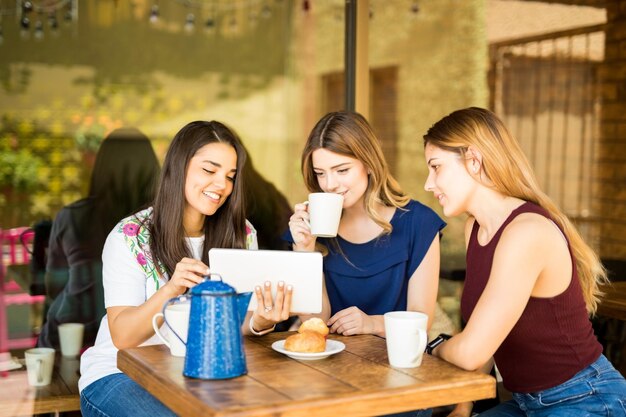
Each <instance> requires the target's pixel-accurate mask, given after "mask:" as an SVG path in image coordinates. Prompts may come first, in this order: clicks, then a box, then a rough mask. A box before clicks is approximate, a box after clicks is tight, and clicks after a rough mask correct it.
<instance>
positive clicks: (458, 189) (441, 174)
mask: <svg viewBox="0 0 626 417" xmlns="http://www.w3.org/2000/svg"><path fill="white" fill-rule="evenodd" d="M424 155H425V157H426V163H427V164H428V178H427V179H426V183H425V184H424V189H425V190H426V191H430V192H432V193H433V194H434V195H435V198H436V199H437V200H438V201H439V204H441V206H442V207H443V213H444V214H445V215H446V216H448V217H453V216H458V215H459V214H463V213H465V212H467V211H468V208H469V203H470V197H471V196H472V194H473V191H474V189H475V187H476V186H477V184H478V183H477V182H476V180H474V178H472V176H471V175H470V173H469V172H468V169H467V167H466V160H465V159H463V158H462V157H461V156H460V155H459V154H457V153H454V152H450V151H447V150H444V149H441V148H438V147H436V146H434V145H431V144H430V143H429V144H427V145H426V148H424Z"/></svg>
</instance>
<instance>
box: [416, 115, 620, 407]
mask: <svg viewBox="0 0 626 417" xmlns="http://www.w3.org/2000/svg"><path fill="white" fill-rule="evenodd" d="M424 146H425V157H426V161H427V164H428V167H429V175H428V179H427V180H426V184H425V189H426V190H427V191H431V192H433V194H434V195H435V197H436V198H437V200H438V201H439V203H440V204H441V205H442V206H443V212H444V214H445V215H446V216H458V215H462V214H464V213H467V214H469V218H468V220H467V224H466V228H465V232H466V233H465V235H466V244H467V273H466V277H465V286H464V289H463V295H462V297H461V313H462V315H463V319H464V320H465V321H466V322H467V325H466V327H465V329H464V330H463V331H462V332H460V333H459V334H457V335H455V336H454V337H449V336H447V335H440V337H438V338H436V339H435V340H434V341H433V342H431V343H429V345H428V347H427V352H428V353H432V354H435V355H437V356H439V357H441V358H443V359H445V360H447V361H449V362H451V363H453V364H455V365H457V366H459V367H461V368H464V369H468V370H476V369H483V370H488V369H489V368H490V367H491V366H492V364H493V361H495V364H496V365H497V367H498V370H499V371H500V373H501V375H502V379H503V383H504V386H505V387H506V388H507V389H508V390H509V391H511V392H512V393H513V394H512V395H513V399H512V400H511V401H508V402H505V403H502V404H500V405H498V406H496V407H495V408H492V409H491V410H489V411H487V412H485V413H482V414H481V416H483V415H484V416H531V415H532V416H548V415H549V416H573V415H602V416H616V415H621V416H623V415H625V414H624V413H626V408H625V407H626V401H625V400H624V398H626V381H624V378H623V377H622V376H621V375H620V374H619V373H618V372H617V371H616V370H615V369H614V368H613V366H612V365H611V364H610V363H609V362H608V360H607V359H606V358H605V357H604V355H602V346H601V345H600V344H599V343H598V341H597V340H596V337H595V335H594V334H593V329H592V327H591V322H590V321H589V314H590V313H591V314H593V313H594V312H595V310H596V308H597V304H598V299H599V298H598V297H599V295H600V291H599V284H602V283H604V282H606V281H607V280H606V273H605V271H604V269H603V268H602V265H601V264H600V261H599V259H598V257H597V255H596V254H595V253H594V252H593V251H592V250H591V248H589V246H588V245H587V244H586V243H585V242H584V241H583V239H582V238H581V236H580V234H579V233H578V232H577V231H576V229H575V227H574V226H573V225H572V223H571V222H570V221H569V220H568V219H567V217H566V216H565V215H564V214H563V213H562V212H561V211H560V210H559V209H558V207H557V206H556V205H555V204H554V203H553V202H552V201H551V200H550V198H549V197H548V196H547V195H546V194H545V193H544V192H542V191H541V189H540V188H539V186H538V184H537V181H536V179H535V177H534V174H533V172H532V169H531V168H530V165H529V163H528V161H527V159H526V157H525V156H524V154H523V152H522V150H521V148H520V146H519V144H518V143H517V142H516V140H515V139H514V138H513V137H512V136H511V134H510V133H509V132H508V130H507V129H506V127H505V126H504V124H503V123H502V121H501V120H500V119H498V117H497V116H496V115H495V114H494V113H492V112H490V111H488V110H485V109H480V108H476V107H472V108H468V109H463V110H458V111H455V112H453V113H451V114H450V115H448V116H446V117H444V118H443V119H441V120H440V121H438V122H437V123H435V124H434V125H433V126H432V127H431V128H430V129H429V130H428V132H427V133H426V135H425V136H424ZM459 408H465V413H466V415H469V413H470V411H471V406H466V407H459ZM459 408H457V414H456V415H460V410H459Z"/></svg>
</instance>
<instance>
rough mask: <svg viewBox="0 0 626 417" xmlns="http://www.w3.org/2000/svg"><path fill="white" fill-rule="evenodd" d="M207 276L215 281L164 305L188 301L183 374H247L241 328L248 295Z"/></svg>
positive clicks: (222, 376)
mask: <svg viewBox="0 0 626 417" xmlns="http://www.w3.org/2000/svg"><path fill="white" fill-rule="evenodd" d="M211 276H217V277H219V280H213V281H212V280H209V279H206V280H205V281H204V282H202V283H200V284H198V285H196V286H195V287H193V288H192V289H191V291H190V292H189V294H188V295H186V296H181V297H178V298H174V299H172V300H170V301H169V302H168V303H167V304H169V303H171V302H172V301H174V300H178V301H181V299H182V298H191V309H190V312H189V332H188V335H187V343H186V345H187V353H186V355H185V367H184V369H183V375H185V376H188V377H191V378H200V379H227V378H234V377H237V376H240V375H244V374H246V373H247V372H248V369H247V367H246V355H245V353H244V349H243V335H242V334H241V325H242V324H243V321H244V320H245V317H246V312H247V311H248V304H249V303H250V298H251V297H252V293H251V292H246V293H241V294H237V291H235V289H234V288H233V287H231V286H230V285H228V284H226V283H225V282H223V281H222V277H221V276H220V275H219V274H211ZM167 304H166V306H167ZM177 336H178V335H177Z"/></svg>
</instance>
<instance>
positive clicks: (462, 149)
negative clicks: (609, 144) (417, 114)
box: [424, 107, 608, 313]
mask: <svg viewBox="0 0 626 417" xmlns="http://www.w3.org/2000/svg"><path fill="white" fill-rule="evenodd" d="M427 144H431V145H433V146H436V147H438V148H441V149H444V150H447V151H451V152H455V153H457V154H459V155H461V156H462V157H464V156H465V153H466V152H467V149H468V147H469V146H473V147H475V148H476V149H478V150H479V151H480V152H481V154H482V156H483V158H482V167H483V171H484V173H485V175H486V177H487V178H488V179H489V180H490V181H491V183H492V184H493V188H494V189H495V190H496V191H498V192H500V193H502V194H504V195H508V196H512V197H516V198H519V199H521V200H525V201H530V202H532V203H535V204H537V205H538V206H541V207H543V208H544V209H546V210H547V211H548V213H550V216H551V217H552V219H553V220H554V222H556V224H557V225H559V227H560V228H561V229H562V230H563V233H564V234H565V236H566V237H567V239H568V240H569V243H570V248H571V250H572V252H573V256H574V259H575V260H576V270H577V272H578V277H579V280H580V284H581V287H582V290H583V296H584V298H585V303H586V305H587V311H589V312H590V313H594V312H595V311H596V309H597V307H598V302H599V297H600V296H601V295H602V292H601V291H600V289H599V285H600V284H603V283H605V282H608V280H607V276H606V271H605V269H604V267H603V266H602V264H601V263H600V259H599V258H598V256H597V255H596V253H595V252H594V251H593V250H592V249H591V248H590V247H589V246H588V245H587V244H586V243H585V241H584V240H583V238H582V237H581V236H580V233H579V232H578V230H576V227H575V226H574V225H573V224H572V222H571V221H570V220H569V219H568V218H567V216H566V215H565V214H564V213H563V212H562V211H561V210H560V209H559V208H558V207H557V205H556V204H555V203H554V202H553V201H552V200H551V199H550V197H548V196H547V195H546V194H545V193H544V192H543V191H542V190H541V189H540V187H539V184H538V182H537V180H536V178H535V175H534V173H533V171H532V168H531V167H530V163H529V162H528V160H527V159H526V156H525V155H524V152H523V151H522V148H521V147H520V145H519V143H518V142H517V141H516V140H515V138H513V136H512V135H511V134H510V133H509V131H508V129H507V128H506V126H505V125H504V123H503V122H502V121H501V120H500V119H499V118H498V116H496V115H495V114H494V113H492V112H491V111H489V110H485V109H481V108H478V107H470V108H467V109H462V110H457V111H455V112H453V113H450V114H449V115H448V116H446V117H444V118H443V119H441V120H440V121H438V122H437V123H435V124H434V125H433V126H432V127H431V128H430V129H429V130H428V132H427V133H426V135H424V146H426V145H427Z"/></svg>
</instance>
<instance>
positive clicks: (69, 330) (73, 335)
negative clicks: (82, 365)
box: [58, 323, 85, 358]
mask: <svg viewBox="0 0 626 417" xmlns="http://www.w3.org/2000/svg"><path fill="white" fill-rule="evenodd" d="M58 329H59V343H60V344H61V355H63V356H65V357H68V358H74V357H76V356H78V354H79V353H80V349H81V348H82V347H83V334H84V333H85V325H84V324H83V323H63V324H59V327H58Z"/></svg>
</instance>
